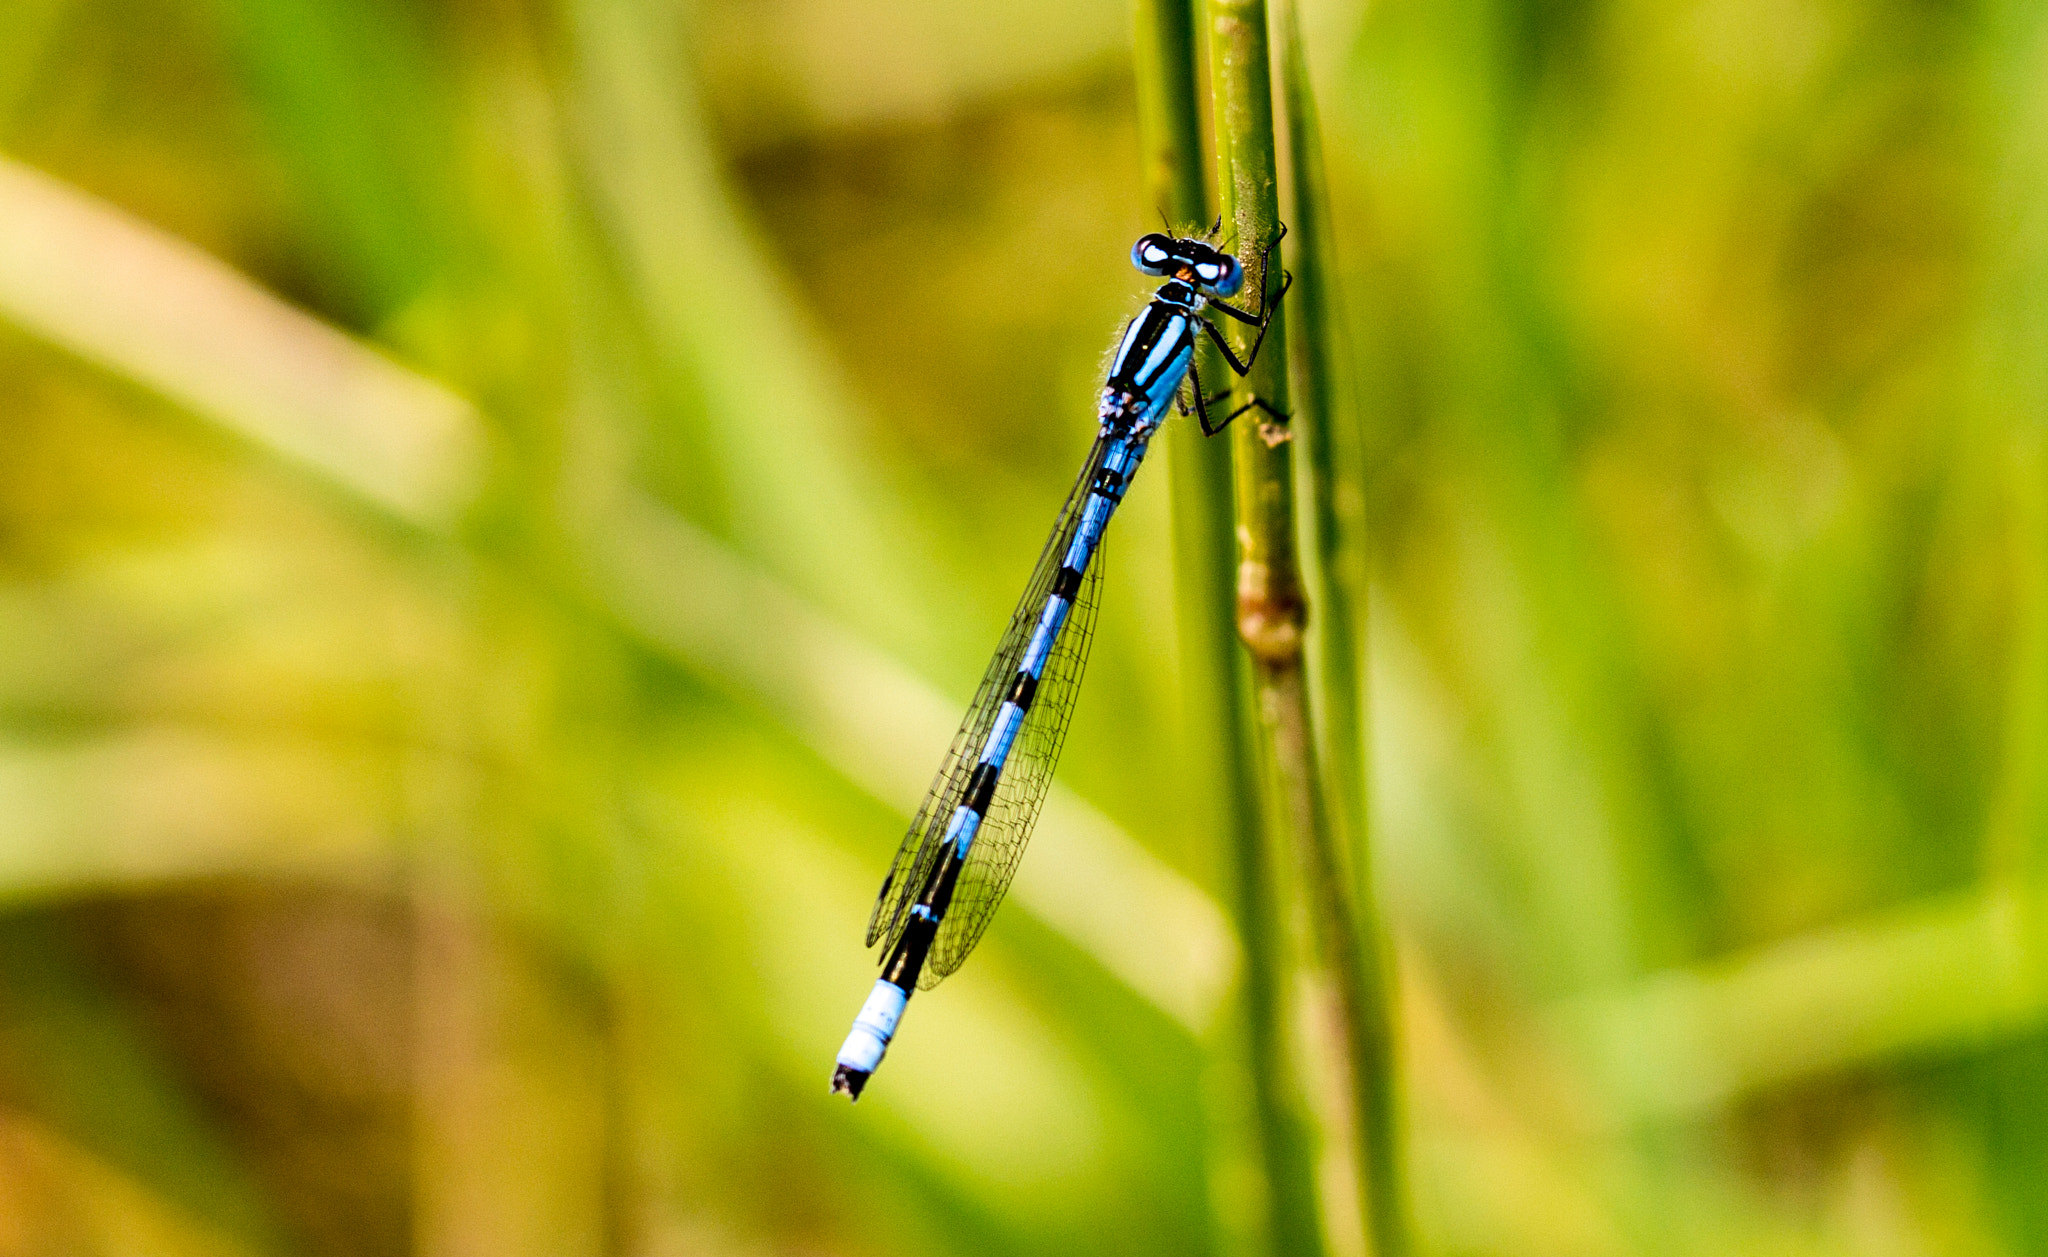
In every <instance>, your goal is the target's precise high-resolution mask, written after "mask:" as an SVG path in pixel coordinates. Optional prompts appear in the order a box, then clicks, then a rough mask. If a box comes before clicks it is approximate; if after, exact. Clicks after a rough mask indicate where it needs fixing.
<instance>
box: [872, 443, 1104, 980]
mask: <svg viewBox="0 0 2048 1257" xmlns="http://www.w3.org/2000/svg"><path fill="white" fill-rule="evenodd" d="M1107 451H1108V442H1107V441H1105V440H1104V439H1102V438H1101V437H1099V436H1098V437H1097V438H1096V440H1095V445H1094V448H1092V449H1090V450H1089V451H1088V459H1087V461H1086V462H1085V463H1083V464H1082V466H1081V474H1080V475H1079V476H1077V477H1076V478H1075V480H1074V487H1073V488H1072V489H1070V490H1068V492H1067V500H1066V503H1065V505H1063V506H1061V507H1060V513H1059V518H1058V520H1057V521H1056V522H1055V523H1054V524H1053V529H1052V535H1051V536H1050V537H1048V538H1047V539H1046V542H1045V549H1044V550H1043V551H1041V552H1040V553H1039V556H1038V563H1037V565H1036V566H1034V567H1033V568H1032V569H1031V578H1030V580H1028V581H1027V582H1025V585H1024V595H1023V596H1022V597H1021V598H1019V599H1018V600H1017V609H1016V610H1015V611H1013V612H1011V613H1010V623H1009V626H1008V627H1007V628H1005V629H1004V630H1003V638H1002V641H1001V642H1000V643H999V644H998V645H997V646H996V653H995V657H994V658H992V659H990V660H989V664H988V670H987V671H986V672H984V673H983V674H982V677H981V685H980V686H979V687H978V688H977V689H976V690H975V691H974V701H973V703H971V704H969V706H968V708H967V716H966V718H965V719H963V720H962V721H961V722H960V730H959V732H957V733H955V734H954V735H953V745H952V746H951V748H949V749H948V750H947V752H946V758H945V760H944V761H943V762H942V763H941V764H940V765H939V772H938V776H936V777H934V778H933V779H932V787H931V789H930V790H928V791H926V792H925V796H924V803H923V804H922V805H920V806H919V807H918V809H917V816H916V818H915V819H913V820H912V821H911V822H910V830H909V832H907V833H906V834H904V835H903V844H902V845H901V846H899V847H897V848H896V858H895V859H894V860H893V861H891V862H890V865H889V875H888V876H887V877H885V878H883V879H882V892H881V894H879V895H877V896H876V897H875V908H874V911H873V912H872V913H870V914H869V915H868V937H867V941H868V945H869V946H870V947H873V946H875V945H877V944H879V945H880V946H881V947H882V949H883V953H884V954H885V955H886V954H887V952H888V949H889V948H891V947H894V946H895V945H896V940H897V938H898V936H900V935H901V934H902V933H903V927H904V925H905V924H907V923H908V922H909V920H910V909H911V906H912V905H913V904H915V903H916V902H917V900H918V897H919V895H920V894H922V893H923V890H924V886H925V883H926V882H927V881H928V880H929V879H930V878H931V875H932V871H933V870H934V869H935V868H937V867H938V864H939V858H940V856H941V855H943V854H944V850H945V837H946V825H947V823H948V822H950V821H951V820H952V819H953V812H954V810H955V809H956V808H958V807H959V806H960V800H961V798H962V797H963V796H964V795H965V794H966V792H967V780H968V778H969V777H971V776H972V775H973V773H974V765H975V763H976V761H977V760H978V759H979V758H980V754H981V747H982V745H983V743H985V742H987V741H988V733H989V730H990V729H991V728H992V727H993V726H994V725H995V719H996V713H997V711H998V710H1000V709H1001V707H1002V705H1003V696H1004V694H1006V693H1007V692H1008V691H1009V688H1010V683H1011V681H1012V680H1013V679H1014V678H1015V677H1016V675H1017V663H1018V661H1019V660H1020V659H1022V658H1023V656H1024V649H1025V647H1027V646H1029V645H1030V644H1031V631H1032V629H1033V628H1035V627H1036V626H1037V624H1038V616H1039V612H1040V611H1041V610H1042V609H1043V608H1044V607H1045V601H1046V599H1047V598H1048V597H1050V596H1051V594H1052V582H1053V578H1054V576H1056V575H1057V574H1058V573H1059V568H1060V561H1061V560H1062V559H1063V558H1064V557H1065V556H1066V552H1067V547H1068V546H1070V545H1072V544H1073V541H1074V533H1075V531H1076V530H1077V529H1078V528H1079V527H1080V524H1081V507H1082V505H1083V504H1084V503H1086V502H1087V500H1088V488H1089V486H1090V485H1091V484H1093V483H1094V481H1095V473H1096V472H1097V471H1099V470H1101V468H1102V459H1103V455H1104V454H1105V453H1106V452H1107ZM1089 566H1090V570H1091V572H1093V571H1096V570H1099V567H1098V565H1096V564H1090V565H1089ZM1093 580H1094V578H1093V577H1092V576H1091V577H1090V578H1089V580H1088V581H1084V582H1083V596H1084V598H1086V599H1087V601H1088V602H1089V604H1090V606H1091V610H1090V612H1089V616H1090V625H1089V626H1090V627H1091V628H1092V627H1093V620H1092V616H1093V611H1092V604H1093V601H1094V598H1093V593H1094V591H1093V584H1092V582H1093ZM1079 612H1080V607H1079V606H1078V605H1077V606H1076V607H1075V609H1074V613H1075V614H1077V615H1078V614H1079ZM1072 632H1073V623H1072V621H1071V620H1070V621H1069V625H1068V628H1067V632H1066V633H1063V634H1061V637H1062V640H1064V639H1066V638H1067V637H1069V636H1070V635H1071V634H1072ZM1083 649H1084V650H1085V647H1084V648H1083ZM1059 661H1060V656H1059V654H1058V652H1057V651H1056V652H1055V653H1054V654H1053V656H1052V657H1051V658H1049V659H1047V661H1046V677H1045V680H1044V681H1042V682H1041V684H1040V689H1039V696H1038V697H1037V698H1036V699H1034V700H1033V702H1032V710H1031V712H1030V713H1028V715H1029V716H1030V717H1031V718H1032V719H1035V718H1036V713H1037V712H1038V710H1039V707H1040V704H1042V703H1044V702H1045V701H1046V697H1047V696H1046V692H1045V690H1046V687H1047V686H1048V685H1050V684H1051V683H1052V676H1053V670H1054V668H1055V667H1056V666H1057V665H1058V664H1059ZM1065 701H1066V703H1067V704H1068V705H1071V703H1072V697H1071V695H1069V696H1068V697H1067V698H1066V700H1065ZM1065 730H1066V723H1065V720H1064V718H1062V720H1061V722H1060V731H1061V733H1062V734H1064V732H1065ZM1030 731H1031V725H1030V722H1029V720H1027V722H1026V724H1025V726H1024V727H1023V728H1022V729H1020V730H1019V731H1018V743H1017V745H1016V748H1015V749H1013V750H1012V751H1011V763H1012V764H1013V765H1015V764H1016V763H1017V762H1018V759H1019V757H1020V753H1021V752H1023V751H1024V750H1025V748H1026V745H1027V744H1026V742H1025V739H1026V738H1027V737H1028V736H1029V734H1030ZM1053 750H1054V753H1055V754H1057V753H1058V747H1057V745H1055V746H1054V748H1053ZM1047 771H1048V774H1049V773H1050V767H1049V766H1048V769H1047ZM1009 777H1010V773H1009V772H1007V771H1006V772H1004V773H1003V775H1002V777H1001V778H1000V779H999V780H998V782H997V786H996V795H995V802H994V803H993V804H991V806H990V812H989V817H988V818H987V819H986V820H984V821H983V823H982V827H981V830H980V833H978V834H977V835H976V837H975V842H974V847H975V852H976V854H975V855H972V856H970V857H969V859H968V864H967V867H966V868H964V869H962V870H961V874H962V877H961V880H960V882H959V883H958V884H957V886H956V888H955V891H954V898H953V902H952V906H951V907H950V908H949V909H948V911H947V914H946V923H945V925H943V926H942V927H941V932H940V935H939V941H940V942H941V943H943V942H944V940H945V938H946V933H945V930H946V928H948V927H950V924H951V922H952V919H953V914H954V913H956V912H959V911H961V910H962V909H963V907H964V905H963V902H962V897H963V895H964V893H965V892H966V891H967V889H968V885H969V883H968V881H967V878H968V877H969V876H971V875H972V874H973V872H974V869H975V865H976V863H977V861H979V859H980V855H979V852H980V850H981V844H982V839H983V838H984V837H986V836H987V835H988V834H989V821H992V820H994V818H995V816H996V814H997V809H999V808H1000V807H1001V806H1002V804H1003V800H1004V799H1005V797H1006V794H1007V791H1008V790H1009V785H1008V781H1009ZM1043 793H1044V792H1043V790H1042V789H1041V791H1040V796H1041V799H1042V798H1043ZM1033 814H1034V815H1035V814H1036V808H1035V807H1034V808H1033ZM1025 829H1026V831H1027V832H1028V830H1029V823H1028V818H1027V823H1026V826H1025ZM1016 845H1017V847H1018V849H1019V851H1020V852H1021V850H1022V847H1023V842H1022V839H1021V838H1020V839H1018V841H1017V843H1016ZM1014 862H1015V861H1014V857H1013V858H1012V864H1014ZM1002 881H1003V885H1007V884H1008V882H1009V878H1008V877H1007V876H1005V877H1004V878H1003V879H1002ZM995 898H996V899H997V900H1000V899H1001V898H1002V890H1001V888H1000V887H998V888H997V890H996V896H995ZM994 908H995V904H994V902H993V901H991V902H990V904H989V906H988V911H990V912H992V911H994ZM987 923H988V922H987V920H986V914H984V919H983V921H982V923H981V926H986V925H987ZM981 926H977V927H976V928H975V930H974V937H975V938H979V937H980V936H981ZM973 945H974V944H973V942H972V941H971V940H970V941H969V942H968V944H967V946H968V948H969V949H971V948H972V947H973ZM935 955H936V953H935ZM965 955H966V953H965V952H964V951H963V952H962V953H961V958H962V959H964V958H965ZM958 967H959V960H958V959H956V960H954V961H953V963H952V964H951V965H949V966H948V967H947V968H946V969H945V971H944V972H943V973H940V974H939V975H938V977H943V976H945V973H951V972H952V971H953V969H955V968H958ZM932 974H933V970H932V968H931V967H930V966H929V965H927V967H926V969H925V979H924V983H923V984H924V985H925V986H930V985H931V984H932V983H933V982H936V981H937V980H938V977H933V976H932Z"/></svg>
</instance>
